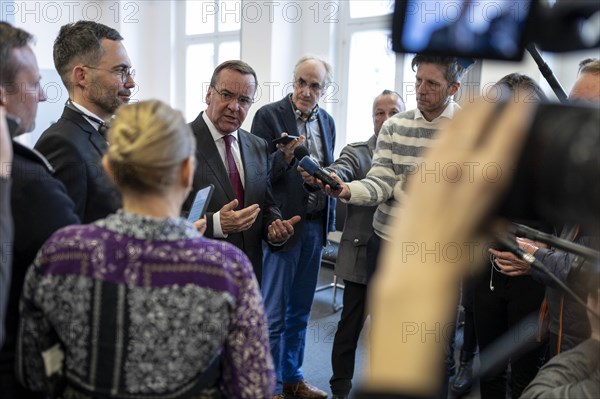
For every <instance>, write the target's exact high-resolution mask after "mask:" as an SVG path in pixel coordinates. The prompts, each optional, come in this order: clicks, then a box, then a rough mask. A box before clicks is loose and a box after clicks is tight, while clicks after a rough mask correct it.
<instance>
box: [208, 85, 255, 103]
mask: <svg viewBox="0 0 600 399" xmlns="http://www.w3.org/2000/svg"><path fill="white" fill-rule="evenodd" d="M209 87H210V88H211V89H213V90H214V91H215V92H216V93H217V94H218V95H219V96H220V97H221V100H222V101H223V102H226V103H230V102H232V101H233V100H235V101H236V102H237V103H238V105H239V106H240V107H242V108H250V107H251V106H252V104H254V98H251V97H248V96H243V95H242V96H235V95H234V94H233V93H230V92H229V90H227V89H223V90H218V89H217V88H216V87H214V86H209ZM223 92H225V93H223ZM240 101H242V102H240Z"/></svg>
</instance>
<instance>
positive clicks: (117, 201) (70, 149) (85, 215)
mask: <svg viewBox="0 0 600 399" xmlns="http://www.w3.org/2000/svg"><path fill="white" fill-rule="evenodd" d="M35 149H36V150H38V151H39V152H41V153H42V154H43V155H44V156H45V157H46V158H47V159H48V161H49V162H50V164H52V166H53V167H54V170H55V176H56V177H57V178H58V179H59V180H60V181H62V182H63V184H64V185H65V187H66V189H67V192H68V193H69V196H70V197H71V199H72V200H73V202H75V210H76V212H77V214H78V215H79V218H80V219H81V221H82V222H83V223H91V222H93V221H95V220H98V219H101V218H104V217H106V216H107V215H109V214H111V213H114V212H115V211H116V210H117V209H119V208H120V207H121V195H120V193H119V192H118V191H117V189H116V187H115V186H114V184H113V183H112V182H111V180H110V178H109V177H108V175H106V173H105V172H104V170H103V169H102V156H103V155H104V154H105V153H106V151H107V149H108V143H107V142H106V140H105V139H104V138H103V137H102V136H101V135H100V133H98V131H97V130H96V129H94V127H93V126H92V125H90V124H89V123H88V121H86V120H85V119H84V117H83V116H81V115H80V114H79V113H77V112H75V111H74V110H72V109H70V108H67V107H65V109H64V111H63V114H62V116H61V117H60V119H59V120H58V122H56V123H55V124H53V125H52V126H50V127H49V128H48V129H46V131H45V132H44V133H42V136H41V137H40V139H39V140H38V142H37V143H36V145H35Z"/></svg>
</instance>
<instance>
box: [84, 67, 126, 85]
mask: <svg viewBox="0 0 600 399" xmlns="http://www.w3.org/2000/svg"><path fill="white" fill-rule="evenodd" d="M84 67H86V68H90V69H97V70H99V71H106V72H110V73H114V74H119V75H121V83H126V82H127V79H129V77H131V79H133V78H135V69H131V68H127V67H123V68H119V69H104V68H96V67H93V66H89V65H84Z"/></svg>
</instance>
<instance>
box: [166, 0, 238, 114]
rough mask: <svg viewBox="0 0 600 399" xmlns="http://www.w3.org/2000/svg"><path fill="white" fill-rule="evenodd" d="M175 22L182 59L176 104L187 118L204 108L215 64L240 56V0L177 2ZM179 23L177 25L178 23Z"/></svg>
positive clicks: (177, 78) (179, 68)
mask: <svg viewBox="0 0 600 399" xmlns="http://www.w3.org/2000/svg"><path fill="white" fill-rule="evenodd" d="M177 3H178V10H177V17H178V19H177V20H178V21H185V24H184V25H183V26H178V25H177V24H176V29H178V35H177V37H178V38H181V39H180V44H179V47H180V48H179V51H181V53H183V54H185V61H184V62H183V63H182V65H179V66H178V69H177V72H178V73H177V75H176V77H175V80H176V95H175V98H176V105H177V107H178V108H180V109H183V110H184V112H185V117H186V119H187V120H188V121H191V120H193V119H194V118H196V116H197V115H198V113H199V111H201V110H202V109H203V108H204V98H205V96H206V91H207V89H208V86H209V83H210V77H211V76H212V72H213V70H214V69H215V67H216V66H217V65H219V64H220V63H221V62H223V61H226V60H230V59H239V58H240V26H241V9H242V4H241V1H240V0H219V1H206V0H187V1H185V2H177ZM180 25H181V24H180Z"/></svg>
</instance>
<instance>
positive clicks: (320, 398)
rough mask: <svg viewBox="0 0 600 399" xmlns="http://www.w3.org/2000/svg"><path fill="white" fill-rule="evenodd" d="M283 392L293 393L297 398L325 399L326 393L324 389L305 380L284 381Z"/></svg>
mask: <svg viewBox="0 0 600 399" xmlns="http://www.w3.org/2000/svg"><path fill="white" fill-rule="evenodd" d="M283 393H285V394H289V395H294V396H296V397H298V398H307V399H327V393H325V391H321V390H320V389H319V388H317V387H315V386H314V385H311V384H309V383H308V382H306V381H298V382H292V383H284V384H283Z"/></svg>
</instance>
